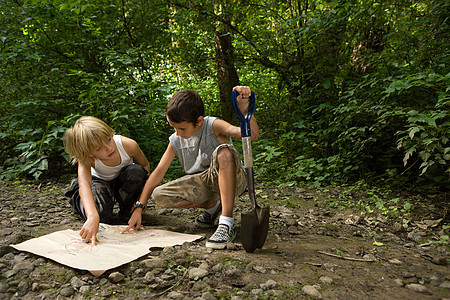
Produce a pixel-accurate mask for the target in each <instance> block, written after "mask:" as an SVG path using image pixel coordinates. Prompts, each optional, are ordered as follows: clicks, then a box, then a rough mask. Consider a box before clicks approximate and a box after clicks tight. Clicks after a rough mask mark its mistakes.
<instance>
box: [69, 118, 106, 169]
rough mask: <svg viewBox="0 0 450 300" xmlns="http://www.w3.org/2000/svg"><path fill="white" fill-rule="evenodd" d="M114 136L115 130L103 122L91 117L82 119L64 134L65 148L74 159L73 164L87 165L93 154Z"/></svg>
mask: <svg viewBox="0 0 450 300" xmlns="http://www.w3.org/2000/svg"><path fill="white" fill-rule="evenodd" d="M113 135H114V130H113V129H112V128H111V127H109V126H108V125H107V124H106V123H105V122H103V121H102V120H100V119H97V118H95V117H90V116H85V117H81V118H79V119H78V120H77V121H76V122H75V124H74V125H73V126H72V127H70V128H69V129H67V130H66V132H65V133H64V137H63V143H64V148H65V149H66V151H67V152H68V153H69V155H70V156H71V157H72V164H75V163H77V162H78V163H82V164H85V163H88V162H89V160H90V158H91V155H92V153H94V152H95V151H96V150H97V149H99V148H101V147H102V146H103V143H104V142H106V141H107V140H108V139H110V138H111V137H112V136H113Z"/></svg>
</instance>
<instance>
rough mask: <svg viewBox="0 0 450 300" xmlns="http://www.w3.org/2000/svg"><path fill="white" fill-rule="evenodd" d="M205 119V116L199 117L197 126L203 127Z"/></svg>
mask: <svg viewBox="0 0 450 300" xmlns="http://www.w3.org/2000/svg"><path fill="white" fill-rule="evenodd" d="M204 120H205V117H203V116H200V117H198V118H197V123H196V124H195V127H197V126H198V127H201V126H202V124H203V121H204Z"/></svg>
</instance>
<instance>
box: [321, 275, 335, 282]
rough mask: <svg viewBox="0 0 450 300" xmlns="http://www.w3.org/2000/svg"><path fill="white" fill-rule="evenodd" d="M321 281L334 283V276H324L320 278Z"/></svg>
mask: <svg viewBox="0 0 450 300" xmlns="http://www.w3.org/2000/svg"><path fill="white" fill-rule="evenodd" d="M319 282H320V283H326V284H332V283H333V278H331V277H330V276H322V277H320V278H319Z"/></svg>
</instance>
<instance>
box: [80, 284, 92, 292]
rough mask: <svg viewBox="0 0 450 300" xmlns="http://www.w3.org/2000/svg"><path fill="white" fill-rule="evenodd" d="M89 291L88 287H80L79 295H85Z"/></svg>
mask: <svg viewBox="0 0 450 300" xmlns="http://www.w3.org/2000/svg"><path fill="white" fill-rule="evenodd" d="M89 290H90V287H89V286H88V285H83V286H82V287H80V293H81V294H86V293H88V292H89Z"/></svg>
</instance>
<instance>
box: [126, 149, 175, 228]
mask: <svg viewBox="0 0 450 300" xmlns="http://www.w3.org/2000/svg"><path fill="white" fill-rule="evenodd" d="M174 158H175V151H173V149H172V146H171V144H170V143H169V145H168V146H167V149H166V151H165V152H164V154H163V156H162V157H161V160H160V161H159V163H158V166H157V167H156V168H155V169H154V170H153V172H152V173H151V174H150V176H149V177H148V179H147V182H146V183H145V186H144V188H143V189H142V193H141V196H140V197H139V202H141V204H143V205H144V206H147V202H148V199H150V196H151V195H152V193H153V190H154V189H155V188H156V187H157V186H158V185H159V184H160V183H161V181H162V180H163V178H164V175H166V172H167V170H168V169H169V167H170V164H171V163H172V161H173V159H174ZM142 212H143V211H142V209H141V208H139V207H137V208H136V209H135V210H134V212H133V214H132V215H131V218H130V220H129V221H128V225H129V226H128V227H127V228H125V229H124V230H122V233H124V232H127V231H129V230H130V229H133V230H137V229H139V228H141V222H142Z"/></svg>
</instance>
